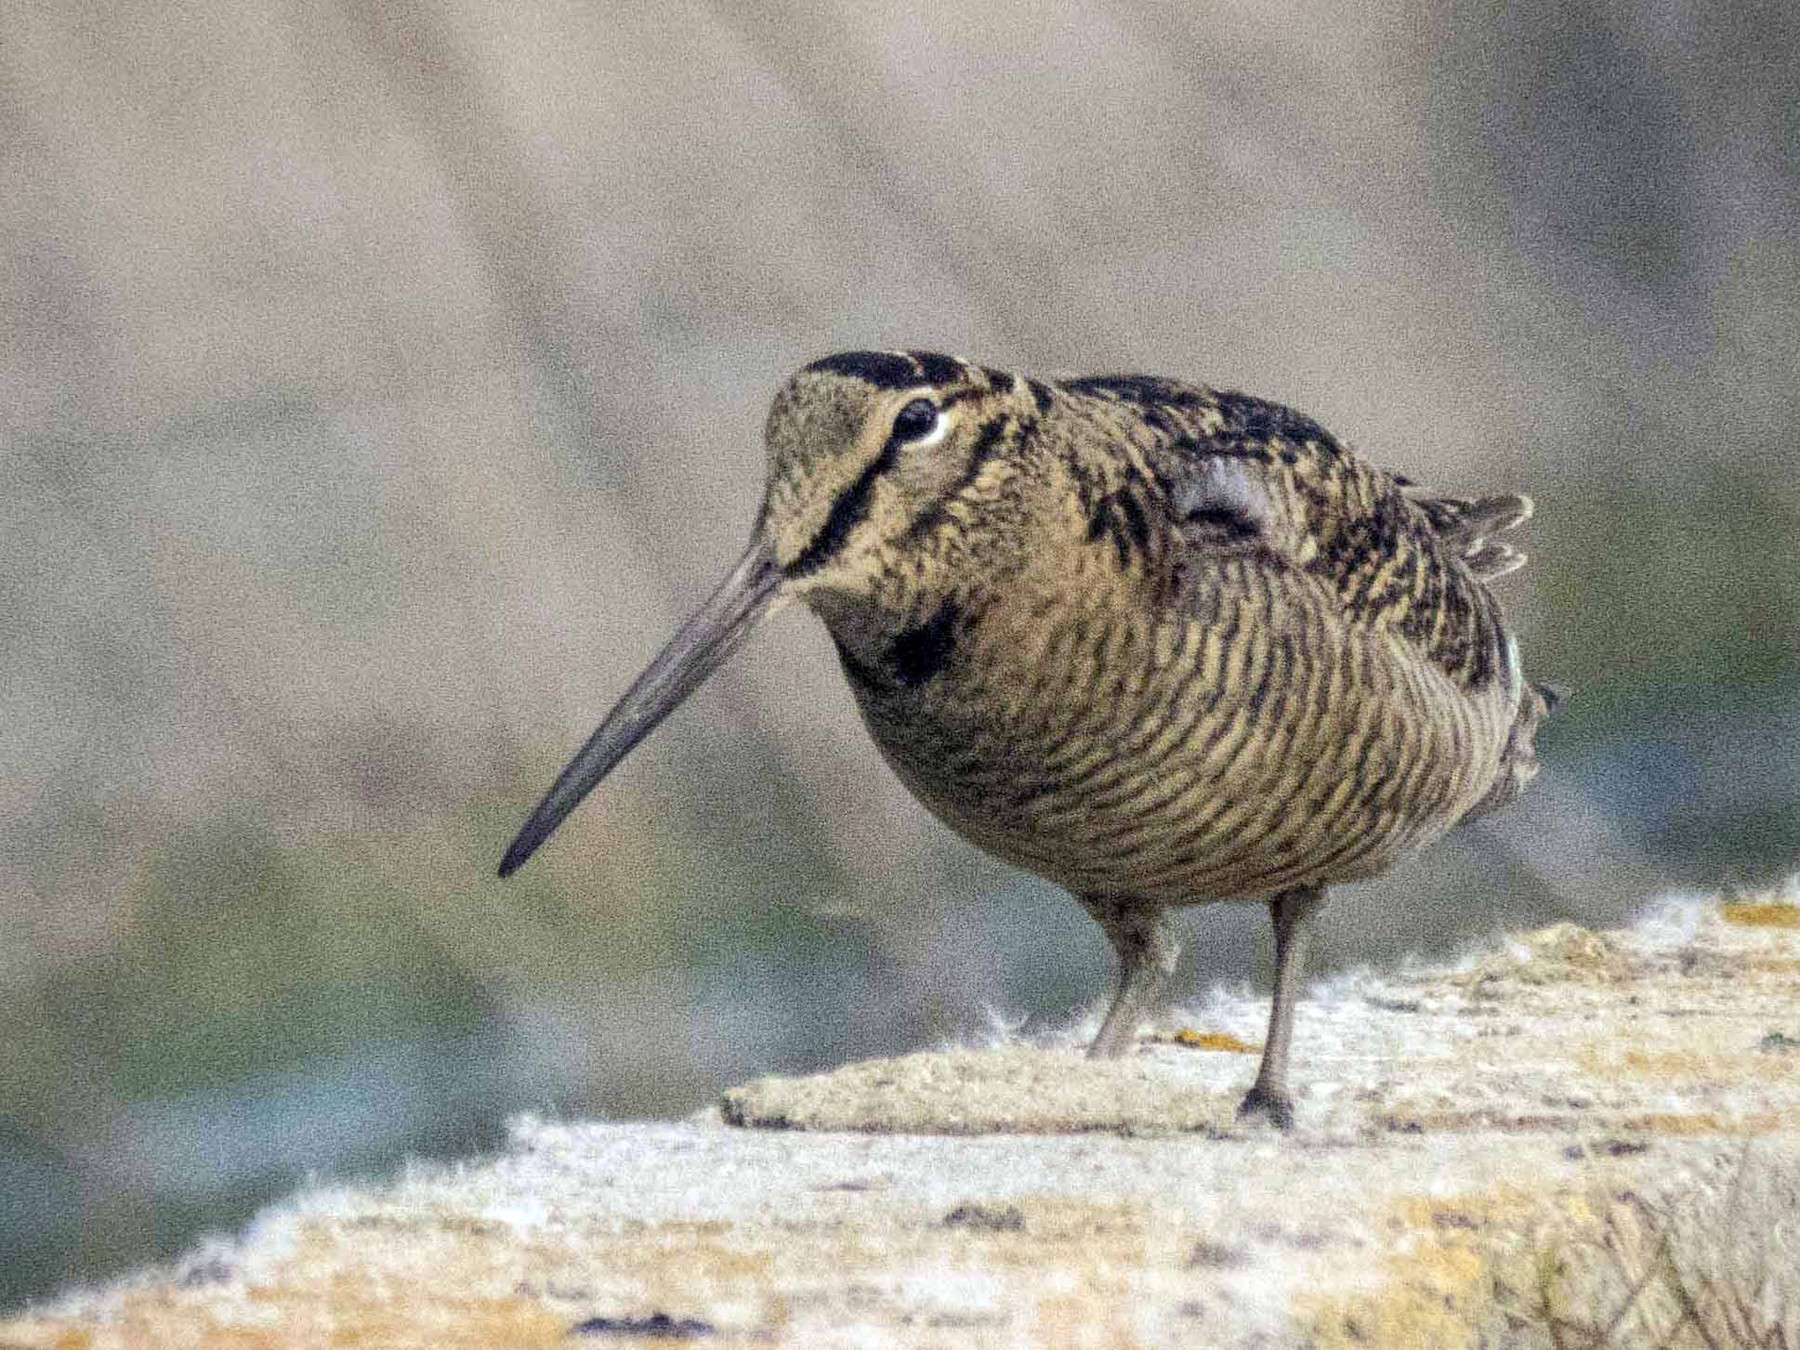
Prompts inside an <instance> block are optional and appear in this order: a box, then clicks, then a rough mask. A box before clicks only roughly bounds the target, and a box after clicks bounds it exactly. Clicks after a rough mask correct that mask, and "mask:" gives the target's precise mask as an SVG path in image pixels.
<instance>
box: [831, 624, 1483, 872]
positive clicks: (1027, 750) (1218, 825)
mask: <svg viewBox="0 0 1800 1350" xmlns="http://www.w3.org/2000/svg"><path fill="white" fill-rule="evenodd" d="M1237 618H1238V619H1239V620H1240V622H1239V623H1237V624H1236V625H1235V626H1234V625H1233V624H1232V623H1231V622H1230V621H1229V617H1227V619H1225V620H1220V619H1219V618H1217V617H1215V618H1214V619H1213V621H1211V622H1208V623H1204V624H1202V623H1199V622H1197V621H1194V620H1191V619H1190V620H1185V621H1173V622H1171V621H1156V620H1146V621H1144V622H1132V621H1122V620H1121V621H1114V622H1106V621H1102V620H1092V621H1083V620H1082V618H1081V617H1080V616H1072V617H1070V618H1069V619H1068V621H1067V622H1065V623H1062V624H1056V625H1050V626H1049V627H1048V628H1047V629H1044V630H1042V631H1040V632H1038V633H1037V634H1035V635H1033V636H1032V637H1026V636H1024V635H1018V634H1013V635H1008V634H1005V633H1000V634H989V635H988V637H989V643H988V645H987V646H986V647H982V648H978V649H977V650H975V651H973V652H971V653H969V654H968V658H967V659H965V660H963V661H961V662H959V663H957V664H956V665H955V666H953V667H952V668H950V669H948V670H946V671H945V672H944V674H943V676H941V677H940V678H938V679H936V680H933V681H931V682H929V683H927V684H925V685H922V686H920V687H916V688H907V687H901V686H897V685H889V684H882V683H879V682H869V681H858V680H855V679H853V680H852V684H853V687H854V688H855V690H856V695H857V699H858V703H859V705H860V707H861V709H862V713H863V717H864V720H865V722H866V723H867V725H868V727H869V729H870V732H871V733H872V735H873V736H874V739H875V741H876V743H877V744H878V745H879V746H880V748H881V750H882V753H883V754H884V755H885V757H886V758H887V760H888V762H889V763H890V764H891V765H892V766H893V768H894V769H895V771H896V772H897V773H898V774H899V776H900V777H901V779H902V781H904V782H905V784H906V785H907V787H908V788H909V789H910V790H911V791H912V792H913V793H914V794H915V795H916V796H917V797H918V798H919V799H920V800H921V801H922V802H923V803H924V804H925V805H926V806H927V807H928V808H929V809H930V810H931V811H932V812H933V813H934V814H936V815H937V816H938V817H939V818H940V819H941V820H943V821H944V822H945V823H946V824H948V825H949V826H950V827H951V828H952V829H954V830H956V831H957V832H958V833H960V834H962V835H963V836H964V837H965V838H967V839H969V840H970V841H972V842H973V843H975V844H977V845H979V846H980V847H982V848H984V849H986V850H988V851H989V852H991V853H993V854H995V855H996V856H998V857H1000V858H1003V859H1005V860H1007V861H1008V862H1011V863H1013V864H1015V865H1017V866H1020V867H1024V868H1026V869H1028V870H1030V871H1033V872H1036V873H1038V874H1039V875H1042V876H1044V877H1047V878H1049V879H1050V880H1052V881H1055V882H1057V883H1058V884H1060V885H1063V886H1066V887H1068V888H1069V889H1071V890H1074V891H1077V892H1080V893H1108V894H1132V895H1137V896H1141V897H1144V898H1147V899H1156V900H1160V901H1163V902H1166V903H1186V902H1196V901H1204V900H1218V899H1230V898H1251V897H1256V896H1264V895H1268V894H1271V893H1273V892H1275V891H1278V890H1282V889H1285V888H1286V887H1289V886H1295V885H1301V884H1311V883H1321V884H1323V883H1328V882H1334V881H1348V880H1355V879H1357V878H1360V877H1366V876H1371V875H1374V874H1376V873H1378V872H1380V871H1382V870H1384V869H1385V868H1387V867H1388V866H1389V865H1391V864H1392V863H1393V862H1394V861H1395V860H1396V859H1397V858H1399V857H1400V856H1401V855H1402V854H1404V853H1405V852H1407V851H1409V850H1410V849H1412V848H1414V847H1417V846H1419V845H1421V844H1423V843H1425V842H1428V841H1429V840H1430V839H1432V838H1435V837H1436V836H1438V835H1439V834H1442V833H1443V832H1444V831H1445V830H1447V829H1448V828H1449V827H1450V826H1451V825H1452V824H1454V823H1455V822H1456V820H1457V819H1458V818H1459V817H1460V816H1461V815H1462V813H1463V812H1464V811H1465V810H1467V809H1468V807H1469V806H1470V805H1471V804H1473V802H1474V801H1476V800H1477V799H1479V798H1480V796H1481V795H1482V793H1483V792H1485V791H1486V790H1487V786H1488V784H1489V783H1490V782H1491V780H1492V778H1493V776H1494V773H1495V772H1496V770H1497V765H1498V757H1499V753H1500V748H1501V744H1502V742H1503V730H1502V726H1503V717H1502V715H1501V711H1500V707H1499V703H1500V700H1499V698H1497V697H1496V698H1494V699H1489V700H1485V701H1484V700H1483V699H1480V698H1471V697H1470V696H1468V695H1467V693H1466V692H1465V691H1463V690H1461V689H1459V688H1457V687H1456V686H1454V685H1453V684H1452V683H1451V682H1450V681H1449V679H1448V678H1447V677H1445V676H1443V675H1442V674H1441V673H1440V672H1438V671H1436V669H1435V668H1434V667H1429V666H1427V665H1425V664H1424V663H1423V662H1420V661H1416V660H1409V659H1407V657H1406V653H1405V652H1404V650H1402V649H1400V648H1398V647H1397V646H1396V645H1395V643H1396V642H1397V640H1396V639H1392V638H1389V637H1386V636H1384V635H1380V634H1367V633H1360V632H1355V631H1352V630H1346V629H1345V628H1343V627H1341V626H1339V627H1336V628H1330V629H1328V630H1320V631H1315V630H1313V629H1312V628H1309V627H1308V626H1307V625H1306V624H1304V623H1297V622H1293V621H1292V619H1293V616H1291V615H1276V616H1271V615H1270V614H1268V613H1257V612H1252V611H1250V610H1249V609H1248V608H1247V609H1246V612H1245V613H1242V614H1240V615H1238V616H1237ZM1272 619H1279V620H1280V621H1279V622H1272V621H1271V620H1272ZM1490 703H1491V704H1492V705H1493V706H1492V707H1489V706H1488V705H1489V704H1490Z"/></svg>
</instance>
